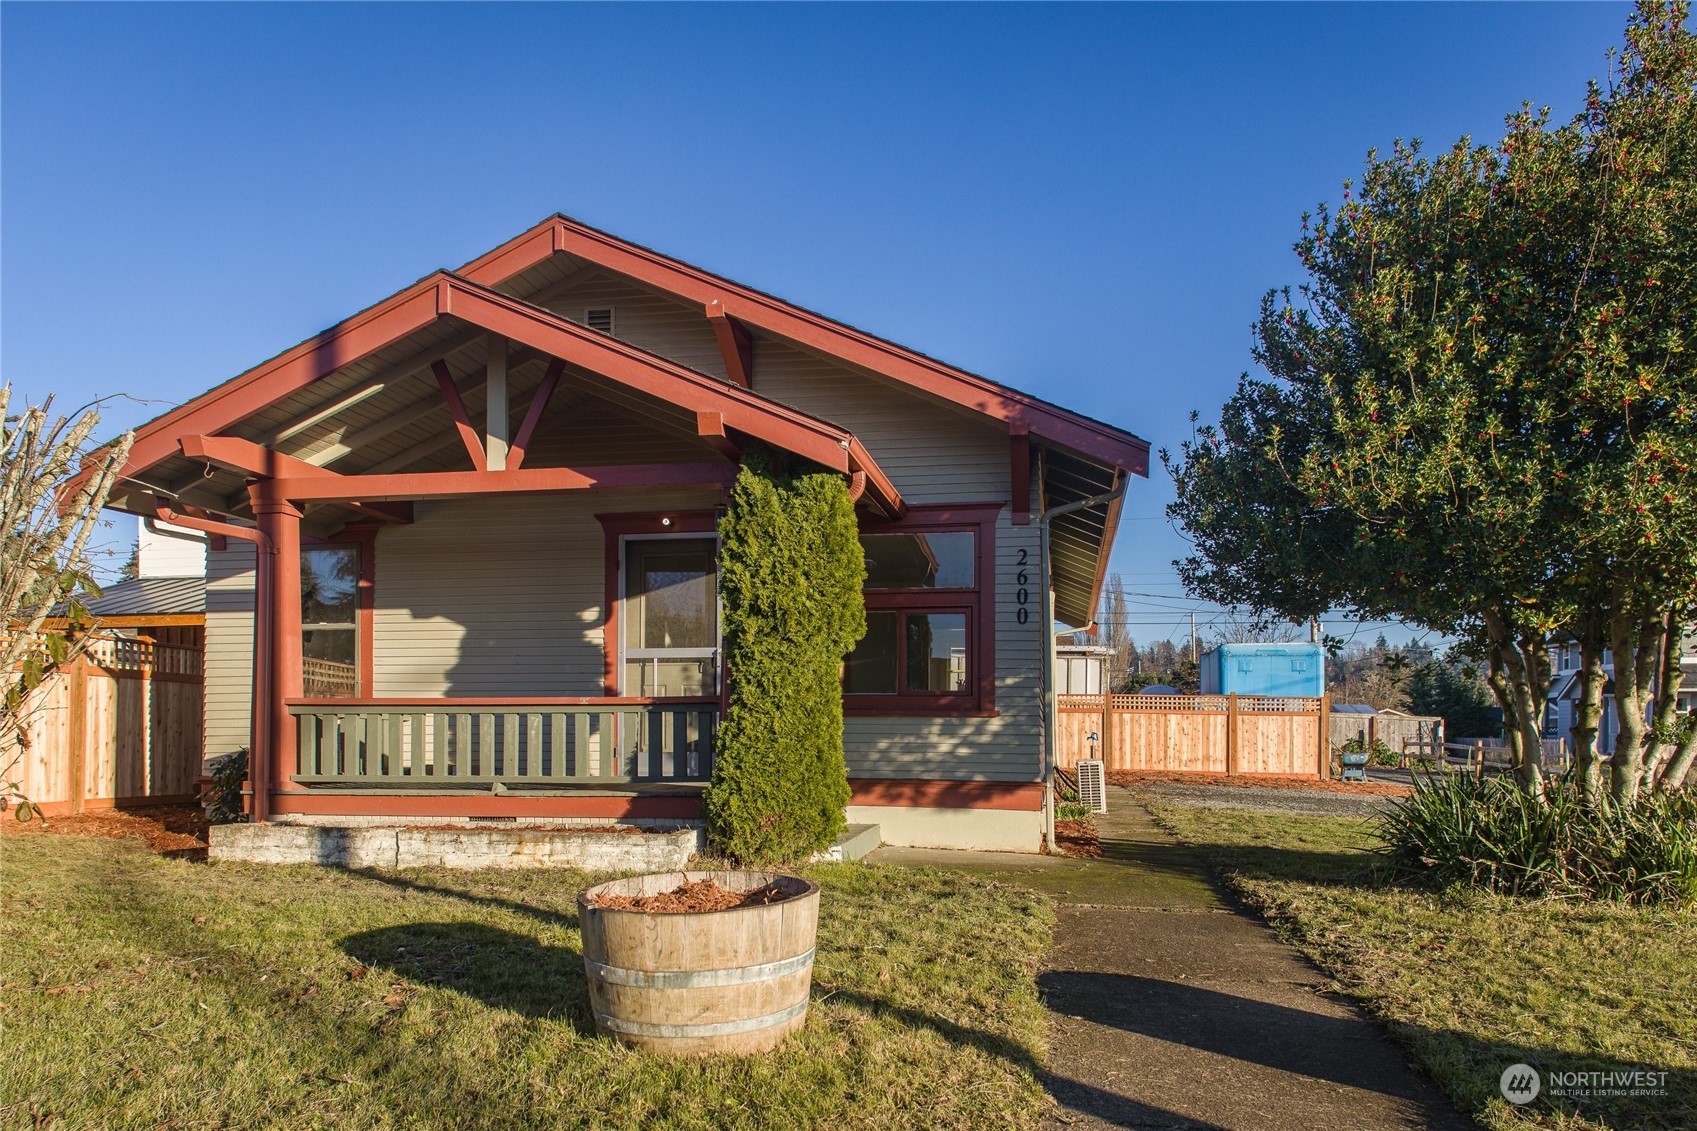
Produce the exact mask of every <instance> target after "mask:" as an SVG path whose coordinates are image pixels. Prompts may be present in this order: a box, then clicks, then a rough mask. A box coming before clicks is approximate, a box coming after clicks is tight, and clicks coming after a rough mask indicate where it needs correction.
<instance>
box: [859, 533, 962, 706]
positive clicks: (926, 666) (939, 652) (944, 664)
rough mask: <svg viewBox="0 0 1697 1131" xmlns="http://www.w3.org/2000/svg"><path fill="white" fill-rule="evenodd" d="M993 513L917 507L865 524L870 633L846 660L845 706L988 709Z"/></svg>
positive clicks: (863, 542) (863, 540) (863, 541)
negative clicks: (904, 515)
mask: <svg viewBox="0 0 1697 1131" xmlns="http://www.w3.org/2000/svg"><path fill="white" fill-rule="evenodd" d="M917 509H918V508H916V510H917ZM994 513H995V512H994V511H988V512H987V514H988V516H989V521H985V514H980V513H978V512H967V513H960V512H948V511H944V510H941V509H938V510H933V511H931V512H929V513H927V512H925V511H920V512H919V513H917V514H913V515H910V516H909V517H908V518H906V519H904V520H902V521H901V522H898V523H888V524H880V525H877V526H867V527H866V528H864V529H863V530H862V532H861V536H860V545H861V552H862V553H863V554H864V555H865V558H866V588H865V590H864V595H865V598H866V635H865V636H864V637H863V638H862V639H861V641H860V643H859V644H858V645H856V647H855V650H854V651H853V652H852V653H851V654H850V655H849V656H848V658H847V660H846V661H845V662H844V665H843V709H844V711H845V712H847V713H849V714H861V715H883V714H907V715H947V714H981V713H984V712H986V711H988V710H989V709H990V706H991V704H990V698H991V696H990V690H989V689H990V687H991V685H992V675H993V673H992V671H991V664H992V662H993V661H992V658H991V649H990V644H991V639H990V631H991V630H990V626H989V625H988V624H987V623H986V620H987V618H988V616H989V615H990V600H989V597H988V594H989V592H990V589H991V578H990V576H989V571H990V564H989V563H990V561H991V560H992V558H991V546H990V545H989V538H990V536H991V531H992V530H993V529H994V527H993V518H994Z"/></svg>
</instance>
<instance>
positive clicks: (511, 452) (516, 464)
mask: <svg viewBox="0 0 1697 1131" xmlns="http://www.w3.org/2000/svg"><path fill="white" fill-rule="evenodd" d="M565 369H566V363H565V362H563V361H561V360H560V359H559V358H557V357H556V358H554V359H552V360H551V361H549V362H548V372H546V373H544V374H543V375H542V383H541V384H539V385H537V386H536V392H535V393H533V394H532V395H531V398H530V410H529V411H528V412H526V413H525V414H524V423H523V424H521V425H519V434H518V435H517V436H516V437H514V439H513V442H512V444H510V445H509V446H508V448H507V470H508V471H517V470H518V469H519V468H520V467H522V466H524V450H525V449H526V448H528V447H530V441H531V438H532V437H533V436H535V435H536V426H537V425H538V424H539V423H541V421H542V414H543V413H544V412H546V411H547V409H548V402H549V401H550V400H551V399H552V398H553V396H554V388H555V386H557V385H558V384H559V383H560V374H562V373H564V372H565Z"/></svg>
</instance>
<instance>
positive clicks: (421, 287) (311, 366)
mask: <svg viewBox="0 0 1697 1131" xmlns="http://www.w3.org/2000/svg"><path fill="white" fill-rule="evenodd" d="M439 277H440V272H438V273H437V274H436V275H431V276H428V277H426V278H424V279H421V280H419V281H418V282H416V283H414V284H413V285H412V286H410V287H408V288H407V289H406V290H404V291H401V292H399V293H397V294H395V295H392V296H391V297H389V298H387V299H384V300H383V301H382V302H380V303H377V304H376V305H375V306H371V307H368V308H367V309H365V310H363V311H361V312H360V313H358V314H356V315H354V316H353V317H352V318H349V319H347V320H346V321H343V322H339V323H337V324H336V325H334V326H332V327H330V328H329V329H328V330H325V331H324V332H323V333H320V334H317V335H314V336H313V337H312V338H311V339H309V340H308V341H305V342H302V343H301V344H300V345H298V346H295V347H294V348H293V349H291V350H288V351H286V352H285V353H282V354H280V355H278V356H277V357H274V358H272V359H271V360H270V361H267V362H265V363H263V364H261V365H258V366H256V367H254V368H253V369H250V370H248V371H247V372H246V373H243V374H241V375H240V376H239V377H235V378H233V379H231V380H229V381H226V382H224V384H222V385H219V386H218V387H217V388H215V389H212V390H211V391H209V392H206V393H202V394H201V395H200V396H198V397H196V398H195V399H194V400H192V401H190V402H189V403H188V404H186V405H184V406H183V407H181V408H179V409H177V410H176V411H174V412H168V413H166V414H165V415H164V416H161V417H159V418H158V419H157V420H153V421H150V422H149V423H147V424H145V425H143V426H142V427H141V428H139V429H137V430H136V440H135V444H134V446H133V447H132V448H131V449H130V458H129V462H128V463H127V464H125V466H124V470H125V471H136V470H139V469H141V468H145V467H148V466H151V465H152V464H155V463H158V462H159V461H160V460H162V459H166V458H167V457H169V456H173V455H176V454H177V438H178V437H179V436H183V435H185V434H194V433H212V432H217V431H219V430H221V429H224V428H227V427H229V426H230V425H231V424H233V423H235V422H237V421H239V420H242V419H244V418H246V417H248V416H250V415H252V414H253V413H255V412H258V411H260V410H261V409H264V408H267V407H268V406H270V405H273V404H275V403H277V402H278V401H280V400H282V399H283V398H284V397H287V396H289V395H290V394H291V393H296V392H299V391H300V390H301V389H304V388H306V387H307V386H308V385H310V384H312V383H313V382H314V381H316V380H318V379H319V378H321V377H327V376H329V375H330V374H331V373H334V372H335V371H336V370H338V369H340V368H341V367H342V366H344V365H348V364H350V363H352V362H355V361H358V360H359V359H360V358H362V357H366V356H368V355H370V354H372V353H375V352H377V351H378V350H380V349H383V348H384V347H386V346H390V345H393V344H394V343H395V342H398V341H400V340H401V339H402V338H405V337H406V336H407V335H409V334H413V333H417V332H418V331H419V330H422V329H424V328H425V327H426V326H429V325H430V324H431V323H432V322H435V321H436V320H437V318H438V317H439V315H438V313H437V310H436V305H437V304H436V284H437V280H438V278H439Z"/></svg>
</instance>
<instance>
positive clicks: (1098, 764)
mask: <svg viewBox="0 0 1697 1131" xmlns="http://www.w3.org/2000/svg"><path fill="white" fill-rule="evenodd" d="M1078 803H1079V804H1080V805H1083V806H1084V807H1085V808H1087V809H1089V810H1090V811H1091V812H1092V813H1106V812H1107V811H1108V774H1107V770H1106V769H1105V768H1104V767H1103V765H1102V759H1100V758H1080V759H1079V760H1078Z"/></svg>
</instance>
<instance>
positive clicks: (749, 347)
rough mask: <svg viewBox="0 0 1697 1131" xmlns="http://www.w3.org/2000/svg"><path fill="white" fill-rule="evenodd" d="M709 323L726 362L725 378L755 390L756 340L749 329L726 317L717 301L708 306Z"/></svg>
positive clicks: (720, 353) (720, 354)
mask: <svg viewBox="0 0 1697 1131" xmlns="http://www.w3.org/2000/svg"><path fill="white" fill-rule="evenodd" d="M707 321H708V322H709V323H710V324H711V325H712V327H713V336H714V337H715V338H717V339H718V341H719V356H720V357H722V358H723V359H724V361H725V376H727V377H729V378H730V379H731V380H732V381H733V382H735V383H736V384H738V385H741V386H742V387H743V388H745V389H752V388H754V339H753V338H752V337H751V336H750V335H749V333H748V327H747V326H744V325H743V324H742V323H741V322H738V321H737V320H736V319H735V318H729V317H726V315H725V308H724V307H723V306H720V305H719V303H718V301H717V300H715V301H713V302H710V303H708V304H707Z"/></svg>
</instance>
